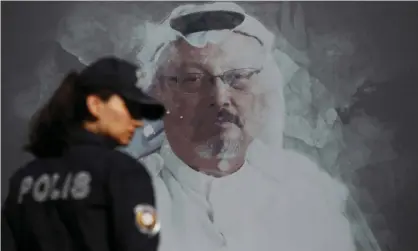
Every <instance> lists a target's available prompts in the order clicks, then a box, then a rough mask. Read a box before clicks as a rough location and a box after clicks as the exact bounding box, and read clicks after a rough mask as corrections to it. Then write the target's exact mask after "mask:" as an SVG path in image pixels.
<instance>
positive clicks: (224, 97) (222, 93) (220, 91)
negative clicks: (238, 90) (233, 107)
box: [213, 77, 231, 107]
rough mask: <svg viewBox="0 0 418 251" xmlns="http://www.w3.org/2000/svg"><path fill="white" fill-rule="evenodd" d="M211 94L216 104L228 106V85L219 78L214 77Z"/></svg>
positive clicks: (229, 101)
mask: <svg viewBox="0 0 418 251" xmlns="http://www.w3.org/2000/svg"><path fill="white" fill-rule="evenodd" d="M213 96H214V99H215V100H214V101H215V103H216V105H218V106H220V107H224V106H229V105H230V104H231V96H230V91H229V88H228V85H227V84H225V82H224V81H223V80H222V79H221V78H220V77H217V78H215V79H214V88H213Z"/></svg>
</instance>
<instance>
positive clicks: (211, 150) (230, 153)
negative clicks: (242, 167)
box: [194, 135, 244, 160]
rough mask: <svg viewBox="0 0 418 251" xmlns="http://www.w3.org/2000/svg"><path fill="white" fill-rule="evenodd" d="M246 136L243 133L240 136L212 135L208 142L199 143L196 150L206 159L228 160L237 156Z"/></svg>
mask: <svg viewBox="0 0 418 251" xmlns="http://www.w3.org/2000/svg"><path fill="white" fill-rule="evenodd" d="M243 142H244V138H243V136H242V135H241V136H240V137H238V138H230V137H227V138H221V137H220V136H216V137H212V138H210V139H208V140H207V141H206V142H204V143H202V144H200V145H198V146H197V147H196V148H195V149H194V150H195V152H196V153H197V154H198V155H199V156H200V157H202V158H204V159H213V158H215V159H219V160H228V159H233V158H235V157H236V156H237V155H238V153H239V152H240V150H241V145H242V144H243Z"/></svg>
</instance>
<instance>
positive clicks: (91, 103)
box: [86, 94, 103, 118]
mask: <svg viewBox="0 0 418 251" xmlns="http://www.w3.org/2000/svg"><path fill="white" fill-rule="evenodd" d="M86 105H87V109H88V110H89V112H90V114H91V115H93V117H95V118H98V117H99V115H100V112H101V109H102V107H103V100H102V99H101V98H100V97H99V96H97V95H94V94H91V95H88V96H87V98H86Z"/></svg>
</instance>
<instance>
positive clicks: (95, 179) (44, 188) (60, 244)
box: [1, 130, 159, 251]
mask: <svg viewBox="0 0 418 251" xmlns="http://www.w3.org/2000/svg"><path fill="white" fill-rule="evenodd" d="M115 147H116V144H115V142H114V141H112V140H110V139H108V138H105V137H101V136H97V135H95V134H93V133H89V132H87V131H85V130H76V131H75V132H74V133H73V134H72V137H71V142H70V147H69V148H68V150H67V151H66V152H65V154H64V155H63V156H61V157H59V158H45V159H36V160H34V161H32V162H30V163H29V164H27V165H26V166H24V167H23V168H21V169H19V170H18V171H17V172H16V173H15V174H14V175H13V176H12V177H11V179H10V189H9V195H8V197H7V199H6V201H5V203H4V205H3V209H2V222H1V223H2V233H4V234H5V236H2V238H1V239H2V247H5V248H6V246H5V245H6V244H8V245H9V247H7V248H13V249H15V250H18V251H26V250H30V251H113V250H115V251H116V250H117V251H130V250H132V251H133V250H135V251H142V250H146V251H152V250H156V249H157V246H158V242H159V233H158V222H157V221H155V222H153V221H152V219H157V217H154V218H152V217H151V218H148V219H151V221H150V222H147V224H145V222H144V221H142V220H143V219H145V218H144V217H143V216H144V215H145V214H147V215H152V214H153V213H155V209H154V208H155V198H154V190H153V186H152V183H151V178H150V176H149V174H148V173H147V171H146V170H145V168H144V167H143V166H142V165H141V164H140V163H138V162H137V161H136V160H134V159H133V158H131V157H130V156H128V155H126V154H124V153H121V152H119V151H116V150H114V148H115ZM154 216H156V215H154ZM154 223H156V224H154ZM5 238H8V239H5ZM12 246H14V247H12ZM2 250H3V248H2Z"/></svg>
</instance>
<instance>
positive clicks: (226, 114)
mask: <svg viewBox="0 0 418 251" xmlns="http://www.w3.org/2000/svg"><path fill="white" fill-rule="evenodd" d="M216 121H217V122H229V123H233V124H235V125H236V126H238V127H239V128H243V127H244V124H243V123H242V121H241V119H240V117H239V116H237V115H235V114H232V113H231V112H230V111H228V110H227V109H221V110H220V111H219V112H218V114H217V115H216Z"/></svg>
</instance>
